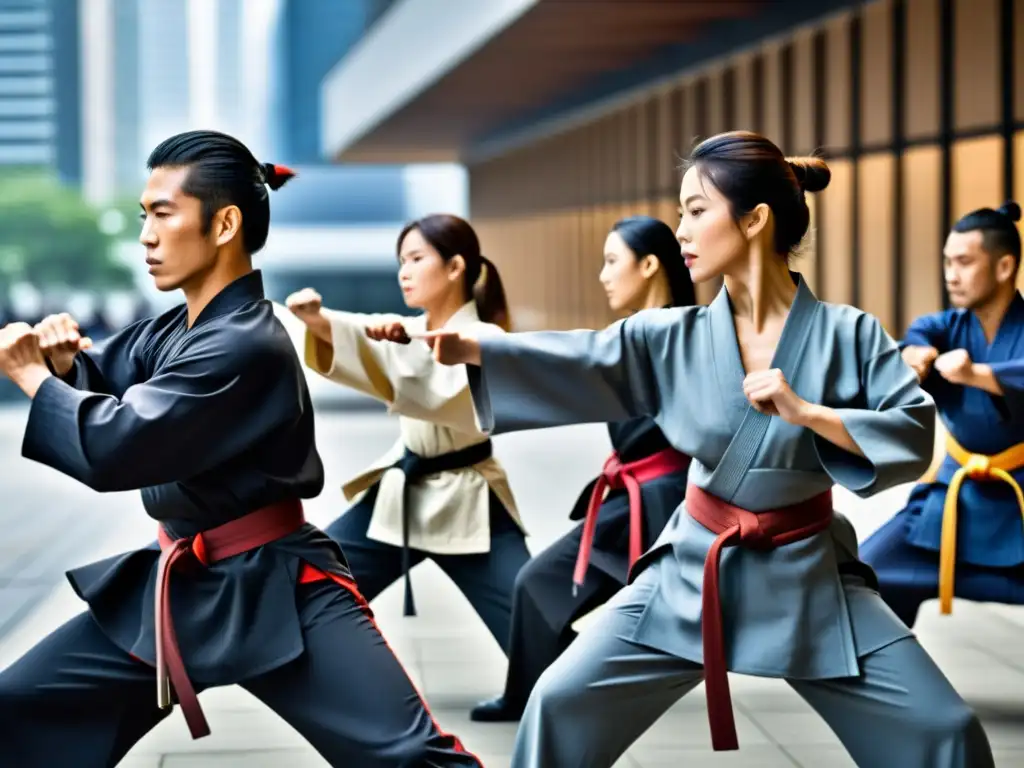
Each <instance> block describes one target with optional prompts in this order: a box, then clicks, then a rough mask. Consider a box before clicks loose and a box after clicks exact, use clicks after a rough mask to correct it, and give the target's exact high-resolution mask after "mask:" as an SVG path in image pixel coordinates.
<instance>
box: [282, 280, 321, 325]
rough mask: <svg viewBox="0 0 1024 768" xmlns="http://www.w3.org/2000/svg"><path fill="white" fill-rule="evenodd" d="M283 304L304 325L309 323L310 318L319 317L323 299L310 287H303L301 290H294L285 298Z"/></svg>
mask: <svg viewBox="0 0 1024 768" xmlns="http://www.w3.org/2000/svg"><path fill="white" fill-rule="evenodd" d="M285 305H286V306H287V307H288V309H290V310H291V311H292V314H293V315H295V316H296V317H297V318H299V319H300V320H301V321H302V322H304V323H306V325H309V322H310V321H311V320H314V319H316V318H318V317H320V309H321V308H322V307H323V299H322V297H321V296H320V294H319V293H317V292H316V291H314V290H313V289H312V288H303V289H302V290H301V291H296V292H295V293H293V294H292V295H291V296H289V297H288V298H287V299H285Z"/></svg>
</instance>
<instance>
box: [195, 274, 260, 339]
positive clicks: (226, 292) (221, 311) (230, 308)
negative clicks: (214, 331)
mask: <svg viewBox="0 0 1024 768" xmlns="http://www.w3.org/2000/svg"><path fill="white" fill-rule="evenodd" d="M262 298H264V293H263V275H262V273H261V272H260V270H258V269H254V270H253V271H252V272H249V273H247V274H245V275H242V276H241V277H239V278H236V279H235V280H233V281H232V282H230V283H228V284H227V285H226V286H224V288H222V289H221V291H220V293H218V294H217V295H216V296H214V297H213V298H212V299H210V302H209V303H208V304H207V305H206V306H205V307H203V311H202V312H200V313H199V316H198V317H197V318H196V320H195V322H194V323H192V328H197V327H199V326H200V325H202V324H203V323H206V322H208V321H210V320H212V319H214V318H215V317H220V316H221V315H227V314H230V313H231V312H234V311H235V310H236V309H238V308H240V307H242V306H245V305H246V304H251V303H253V302H255V301H259V300H260V299H262Z"/></svg>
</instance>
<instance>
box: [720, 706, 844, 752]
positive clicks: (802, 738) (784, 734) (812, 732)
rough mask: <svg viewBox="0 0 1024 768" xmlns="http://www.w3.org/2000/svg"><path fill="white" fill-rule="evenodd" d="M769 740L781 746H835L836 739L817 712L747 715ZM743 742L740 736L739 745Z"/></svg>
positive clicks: (762, 712)
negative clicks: (766, 734)
mask: <svg viewBox="0 0 1024 768" xmlns="http://www.w3.org/2000/svg"><path fill="white" fill-rule="evenodd" d="M747 714H748V716H749V717H750V719H751V720H753V721H754V723H756V724H757V725H758V726H760V727H761V728H762V729H763V730H764V731H765V732H766V733H770V734H771V738H772V740H773V741H775V742H776V743H778V744H781V745H782V746H784V747H785V746H789V745H830V746H832V745H835V744H837V743H838V738H837V737H836V735H835V733H833V732H832V729H831V728H829V727H828V725H826V723H825V721H824V720H822V719H821V717H820V716H819V715H818V713H817V712H814V711H813V710H811V711H808V712H770V711H769V712H764V711H757V712H754V711H751V712H748V713H747ZM744 743H745V742H744V741H743V736H742V735H741V736H740V745H741V746H742V745H743V744H744Z"/></svg>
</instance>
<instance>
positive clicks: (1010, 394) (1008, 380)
mask: <svg viewBox="0 0 1024 768" xmlns="http://www.w3.org/2000/svg"><path fill="white" fill-rule="evenodd" d="M988 365H989V367H990V368H991V369H992V375H993V376H994V377H995V379H996V381H997V382H999V387H1000V388H1001V389H1002V390H1003V394H1002V397H1000V396H999V395H992V401H993V402H994V403H995V404H996V405H997V407H998V406H999V405H1000V404H1001V405H1004V406H1005V408H1006V410H1007V411H1009V416H1010V418H1012V419H1020V418H1024V358H1015V359H1013V360H1004V361H1003V362H999V363H989V364H988ZM989 394H991V393H989Z"/></svg>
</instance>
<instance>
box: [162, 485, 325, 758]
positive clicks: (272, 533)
mask: <svg viewBox="0 0 1024 768" xmlns="http://www.w3.org/2000/svg"><path fill="white" fill-rule="evenodd" d="M305 522H306V519H305V516H304V515H303V512H302V503H301V502H300V501H298V500H291V501H286V502H282V503H280V504H275V505H273V506H269V507H264V508H262V509H258V510H256V511H255V512H252V513H250V514H248V515H246V516H245V517H240V518H238V519H237V520H232V521H231V522H229V523H225V524H224V525H220V526H217V527H216V528H211V529H210V530H208V531H203V532H202V533H198V534H196V535H195V536H190V537H188V538H184V539H176V540H175V539H171V537H170V536H168V535H167V532H166V531H165V530H164V528H163V526H160V527H159V529H158V532H157V536H158V539H159V541H160V549H161V550H162V551H161V553H160V560H159V562H158V564H157V572H156V682H157V704H158V705H159V707H160V708H161V709H166V708H167V707H169V706H171V691H170V687H171V685H173V686H174V692H175V693H176V694H177V695H178V703H179V704H180V705H181V711H182V714H183V715H184V716H185V722H186V723H187V724H188V727H189V730H190V731H191V733H192V738H194V739H198V738H201V737H202V736H207V735H209V733H210V726H209V725H208V724H207V722H206V717H205V716H204V715H203V710H202V708H201V707H200V706H199V698H198V697H197V696H196V692H195V689H194V688H193V687H192V683H191V681H190V680H189V679H188V674H187V672H186V670H185V662H184V660H183V659H182V656H181V650H180V649H179V648H178V639H177V636H176V635H175V633H174V621H173V619H172V616H171V602H170V590H169V586H170V578H171V571H172V570H173V569H174V566H175V564H176V563H178V562H179V560H180V559H181V558H182V557H183V556H184V555H185V554H186V553H188V552H191V553H192V554H193V555H194V556H195V558H196V559H197V560H198V561H199V562H200V563H202V564H203V565H210V564H211V563H215V562H217V561H218V560H225V559H227V558H229V557H234V556H235V555H240V554H242V553H243V552H248V551H250V550H253V549H256V548H257V547H262V546H263V545H265V544H269V543H270V542H272V541H276V540H278V539H281V538H283V537H285V536H287V535H288V534H290V533H294V532H295V531H296V530H297V529H299V528H300V527H301V526H302V525H303V524H305ZM320 578H328V577H327V576H326V574H323V573H322V572H321V571H319V570H316V569H314V568H312V566H309V567H307V568H305V569H304V570H303V572H302V573H301V574H300V579H299V580H300V582H307V581H314V580H318V579H320Z"/></svg>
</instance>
